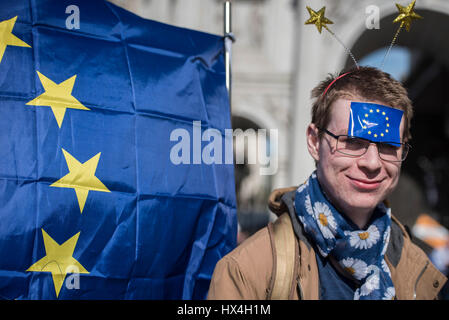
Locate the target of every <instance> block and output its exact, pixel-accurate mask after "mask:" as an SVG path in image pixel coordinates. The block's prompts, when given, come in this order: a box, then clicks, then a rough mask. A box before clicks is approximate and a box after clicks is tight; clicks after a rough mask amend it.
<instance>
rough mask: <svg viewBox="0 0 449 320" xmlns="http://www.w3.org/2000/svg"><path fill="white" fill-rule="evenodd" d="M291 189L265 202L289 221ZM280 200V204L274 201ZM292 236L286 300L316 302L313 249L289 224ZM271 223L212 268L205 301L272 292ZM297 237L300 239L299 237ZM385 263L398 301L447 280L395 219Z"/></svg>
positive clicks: (431, 291)
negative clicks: (292, 261)
mask: <svg viewBox="0 0 449 320" xmlns="http://www.w3.org/2000/svg"><path fill="white" fill-rule="evenodd" d="M295 190H296V187H292V188H285V189H278V190H275V191H274V192H273V193H272V194H271V196H270V199H269V207H270V209H271V210H272V211H273V212H275V213H276V214H278V216H280V214H289V215H290V217H294V216H293V215H294V209H293V200H294V191H295ZM279 198H281V200H279ZM293 220H294V219H292V223H293V227H294V229H295V234H296V259H295V268H294V276H293V278H292V281H293V282H292V286H291V292H290V299H294V300H298V299H304V300H317V299H319V275H318V267H317V263H316V256H315V251H314V250H313V248H312V246H311V245H310V243H309V242H308V240H307V238H306V237H305V236H304V234H303V233H301V231H300V230H299V229H300V226H299V224H298V222H295V221H293ZM272 227H273V226H272V224H271V223H270V224H269V225H268V226H267V227H265V228H263V229H261V230H260V231H258V232H257V233H255V234H254V235H253V236H251V237H250V238H249V239H247V240H245V241H244V242H243V243H242V244H241V245H239V246H238V247H237V248H236V249H234V250H233V251H232V252H230V253H229V254H228V255H226V256H225V257H223V258H222V259H221V260H220V261H219V262H218V264H217V266H216V268H215V270H214V273H213V276H212V281H211V284H210V288H209V294H208V299H220V300H221V299H223V300H226V299H235V300H241V299H244V300H265V299H267V298H268V297H270V296H271V295H270V293H271V292H270V291H271V290H272V288H273V278H272V275H273V274H274V272H273V268H274V267H273V266H274V265H275V263H274V262H273V261H275V259H276V256H275V255H276V253H275V251H274V250H273V245H272V244H273V238H272ZM298 238H299V239H298ZM385 260H386V262H387V264H388V266H389V268H390V271H391V277H392V280H393V284H394V287H395V290H396V298H397V299H399V300H410V299H423V300H424V299H436V298H437V295H438V292H439V291H440V290H441V288H442V286H443V285H444V283H445V282H446V280H447V279H446V277H445V276H444V275H443V274H441V272H440V271H438V270H437V269H436V268H435V267H434V266H433V264H432V263H431V262H430V260H429V259H428V258H427V256H426V254H425V253H424V252H423V251H422V250H421V249H420V248H418V247H417V246H416V245H415V244H413V243H412V241H411V239H410V236H409V235H408V233H407V231H406V230H405V228H404V226H402V225H401V224H400V223H399V222H398V221H397V220H396V219H395V218H394V217H393V223H392V231H391V236H390V243H389V246H388V249H387V252H386V259H385Z"/></svg>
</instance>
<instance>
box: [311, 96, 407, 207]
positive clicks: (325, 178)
mask: <svg viewBox="0 0 449 320" xmlns="http://www.w3.org/2000/svg"><path fill="white" fill-rule="evenodd" d="M352 101H359V102H370V103H378V104H382V103H381V102H378V101H364V100H359V99H357V100H356V99H354V100H352ZM350 106H351V100H347V99H344V98H340V99H338V100H336V101H335V102H334V103H333V104H332V106H331V117H330V122H329V124H328V126H327V128H325V129H327V130H329V131H330V132H332V133H334V134H335V135H346V134H347V133H348V123H349V114H350ZM403 122H404V120H403V119H402V121H401V125H400V133H401V139H402V130H403V126H404V123H403ZM313 132H315V133H316V134H318V130H317V129H316V127H315V126H314V125H313V124H312V125H311V126H309V129H308V141H309V152H310V153H311V155H312V156H313V157H314V158H315V160H316V161H317V175H318V180H319V181H320V184H321V186H322V188H323V189H324V191H325V193H326V195H327V196H328V197H329V198H330V200H331V202H332V203H333V204H334V205H335V206H336V207H337V208H338V209H339V210H341V211H343V212H344V213H346V214H348V215H351V214H358V213H359V212H362V213H363V212H366V213H370V212H372V210H373V209H374V208H375V207H376V206H377V204H378V203H380V202H381V201H383V200H384V199H385V198H386V197H387V196H388V195H389V194H390V193H391V191H393V189H394V188H395V187H396V185H397V182H398V179H399V174H400V170H401V163H400V162H396V163H394V162H387V161H384V160H381V159H380V158H379V155H378V150H377V147H376V145H375V144H371V145H370V147H369V148H368V150H367V151H366V153H365V154H364V155H363V156H360V157H357V158H354V157H350V156H346V155H344V154H341V153H339V152H337V151H336V150H335V146H336V142H337V140H336V139H335V138H333V137H331V136H329V135H327V134H324V135H323V136H322V138H321V139H319V138H316V139H313V137H312V136H311V134H312V133H313ZM311 139H312V140H311ZM401 141H402V140H401ZM311 144H312V145H311ZM313 145H315V147H316V148H315V149H313V148H314V146H313ZM311 148H312V150H311Z"/></svg>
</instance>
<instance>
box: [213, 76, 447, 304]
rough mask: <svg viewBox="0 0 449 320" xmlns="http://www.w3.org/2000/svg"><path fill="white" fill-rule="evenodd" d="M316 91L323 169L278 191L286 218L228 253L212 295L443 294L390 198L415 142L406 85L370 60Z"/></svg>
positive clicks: (313, 133)
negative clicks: (411, 132) (392, 211)
mask: <svg viewBox="0 0 449 320" xmlns="http://www.w3.org/2000/svg"><path fill="white" fill-rule="evenodd" d="M312 98H314V99H315V102H314V104H313V107H312V123H311V124H310V125H309V126H308V128H307V132H306V138H307V146H308V151H309V153H310V155H311V156H312V157H313V159H314V160H315V162H316V171H315V172H313V173H312V175H311V176H310V178H309V179H308V180H307V181H306V182H305V183H304V184H302V185H300V186H299V188H297V187H293V188H286V189H281V190H277V191H275V192H274V193H272V195H271V196H270V200H269V206H270V208H271V209H272V211H274V212H275V213H277V214H278V215H280V218H278V220H277V221H276V222H275V223H274V224H269V225H268V227H266V228H264V229H262V230H260V231H259V232H257V233H256V234H255V235H253V236H252V237H251V238H249V239H247V240H246V241H245V242H244V243H243V244H241V245H240V246H238V247H237V248H236V249H235V250H234V251H232V252H231V253H229V254H228V255H227V256H225V257H224V258H223V259H221V260H220V261H219V263H218V264H217V266H216V268H215V271H214V274H213V277H212V281H211V285H210V289H209V295H208V299H323V300H324V299H435V298H436V297H437V295H438V292H439V291H440V289H441V288H442V286H443V285H444V283H445V282H446V280H447V279H446V278H445V277H444V276H443V275H442V274H441V273H440V272H439V271H438V270H437V269H436V268H435V267H434V266H433V265H432V264H431V262H430V261H429V259H428V258H427V256H426V255H425V254H424V252H423V251H422V250H421V249H419V248H418V247H417V246H416V245H414V244H413V243H412V242H411V238H410V235H409V234H408V233H407V231H406V229H405V228H404V227H403V226H402V225H401V224H400V223H399V222H398V221H397V219H395V218H394V216H392V215H391V210H390V208H389V207H388V203H387V201H386V198H387V197H388V195H389V194H390V193H391V192H392V190H393V189H394V188H395V186H396V185H397V182H398V179H399V175H400V170H401V163H402V161H404V160H405V158H406V157H407V153H408V151H409V148H410V146H409V144H408V141H409V140H410V138H411V135H410V123H411V118H412V113H413V112H412V105H411V102H410V100H409V98H408V97H407V92H406V90H405V89H404V88H403V86H402V85H401V84H400V83H399V82H397V81H396V80H394V79H392V78H391V77H390V76H389V75H388V74H386V73H384V72H382V71H380V70H377V69H375V68H370V67H361V68H358V69H354V70H351V71H350V72H347V73H342V74H340V76H339V77H337V78H334V77H331V76H330V77H328V78H327V79H326V80H325V81H323V82H321V83H320V84H319V85H318V86H317V87H316V88H315V89H314V90H313V91H312ZM298 165H300V164H298ZM293 234H294V237H293V236H292V235H293ZM289 239H294V240H293V245H289V242H291V241H290V240H289Z"/></svg>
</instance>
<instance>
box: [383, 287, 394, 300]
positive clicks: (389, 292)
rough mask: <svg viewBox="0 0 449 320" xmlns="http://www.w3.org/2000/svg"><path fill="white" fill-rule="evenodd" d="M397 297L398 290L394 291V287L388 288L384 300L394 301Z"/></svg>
mask: <svg viewBox="0 0 449 320" xmlns="http://www.w3.org/2000/svg"><path fill="white" fill-rule="evenodd" d="M395 296H396V290H394V287H388V288H387V290H385V294H384V296H383V297H382V300H394V298H395Z"/></svg>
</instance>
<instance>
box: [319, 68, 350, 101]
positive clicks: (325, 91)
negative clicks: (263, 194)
mask: <svg viewBox="0 0 449 320" xmlns="http://www.w3.org/2000/svg"><path fill="white" fill-rule="evenodd" d="M350 73H351V71H350V72H346V73H344V74H342V75H341V76H339V77H337V78H335V79H334V80H333V81H332V82H331V83H329V85H328V86H327V88H326V90H324V92H323V97H324V96H325V95H326V93H327V91H328V90H329V89H330V87H332V85H333V84H334V83H335V82H336V81H337V80H338V79H341V78H343V77H344V76H346V75H348V74H350Z"/></svg>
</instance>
